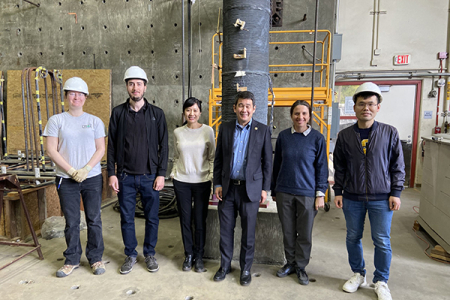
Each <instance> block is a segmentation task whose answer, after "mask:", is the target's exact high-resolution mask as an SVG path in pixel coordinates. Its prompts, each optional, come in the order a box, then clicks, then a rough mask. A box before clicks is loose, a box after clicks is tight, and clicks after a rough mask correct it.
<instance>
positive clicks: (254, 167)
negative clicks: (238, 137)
mask: <svg viewBox="0 0 450 300" xmlns="http://www.w3.org/2000/svg"><path fill="white" fill-rule="evenodd" d="M235 130H236V121H235V120H234V121H230V122H224V123H222V124H220V127H219V136H218V137H217V147H216V157H215V158H214V187H215V186H217V185H220V186H222V199H225V196H226V194H227V192H228V187H229V185H230V176H231V170H232V167H233V155H234V154H233V140H234V131H235ZM247 147H248V154H247V168H246V170H245V180H246V183H245V188H246V191H247V196H248V198H249V199H250V201H252V202H257V201H260V200H261V191H262V190H266V191H267V190H269V189H270V179H271V175H272V143H271V140H270V130H269V127H268V126H266V125H264V124H262V123H259V122H258V121H256V120H253V121H252V125H251V129H250V136H249V137H248V146H247Z"/></svg>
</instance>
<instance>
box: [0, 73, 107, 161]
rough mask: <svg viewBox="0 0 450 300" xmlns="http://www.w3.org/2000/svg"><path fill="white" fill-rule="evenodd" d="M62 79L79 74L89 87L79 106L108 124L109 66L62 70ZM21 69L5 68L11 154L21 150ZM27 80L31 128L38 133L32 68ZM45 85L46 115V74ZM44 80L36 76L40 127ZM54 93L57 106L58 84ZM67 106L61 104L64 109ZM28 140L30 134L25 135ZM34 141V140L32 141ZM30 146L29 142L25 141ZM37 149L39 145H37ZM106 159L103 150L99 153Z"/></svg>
mask: <svg viewBox="0 0 450 300" xmlns="http://www.w3.org/2000/svg"><path fill="white" fill-rule="evenodd" d="M62 75H63V82H65V81H66V80H67V79H69V78H71V77H80V78H82V79H83V80H84V81H86V83H87V84H88V87H89V96H88V97H87V99H86V103H85V105H84V107H83V110H84V111H85V112H87V113H90V114H93V115H95V116H97V117H99V118H100V119H101V120H102V121H103V123H104V124H105V127H106V128H108V125H109V117H110V114H111V70H62ZM21 77H22V71H21V70H9V71H8V72H7V87H8V89H7V101H6V110H7V112H6V113H7V115H6V120H7V122H6V126H7V142H8V153H9V154H15V153H17V150H21V151H23V152H24V150H25V138H24V123H23V105H22V83H21ZM32 78H33V80H32V83H31V86H32V88H31V94H32V95H33V99H34V101H33V108H34V109H33V114H34V116H35V120H36V121H35V124H36V126H35V130H36V133H37V135H38V132H39V131H38V128H39V127H38V117H37V108H36V89H35V82H34V72H33V76H32ZM47 87H48V94H49V100H48V102H49V105H48V109H49V112H50V116H51V115H53V105H52V88H51V81H50V76H48V78H47ZM44 91H45V81H44V79H40V80H39V94H40V99H41V101H40V104H41V117H42V129H44V128H45V125H46V124H47V120H48V118H47V113H46V111H47V105H46V101H45V96H44V95H45V94H44ZM56 94H57V95H58V99H59V100H58V103H59V104H58V106H59V109H60V110H61V104H60V90H59V85H58V88H57V92H56ZM67 109H68V106H67V104H66V105H65V110H66V111H67ZM28 140H30V138H28ZM33 145H34V144H33ZM29 147H30V145H29ZM38 149H40V146H39V147H38ZM103 159H106V154H105V156H104V157H103Z"/></svg>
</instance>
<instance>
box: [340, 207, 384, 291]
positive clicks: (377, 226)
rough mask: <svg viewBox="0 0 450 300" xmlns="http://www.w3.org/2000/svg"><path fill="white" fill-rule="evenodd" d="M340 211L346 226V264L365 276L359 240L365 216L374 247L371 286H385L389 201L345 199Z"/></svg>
mask: <svg viewBox="0 0 450 300" xmlns="http://www.w3.org/2000/svg"><path fill="white" fill-rule="evenodd" d="M343 211H344V215H345V221H346V222H347V240H346V242H347V252H348V262H349V263H350V267H351V268H352V271H353V272H354V273H360V274H362V275H365V274H366V270H365V263H364V257H363V248H362V243H361V238H362V236H363V232H364V221H365V219H366V212H367V213H368V214H369V221H370V228H371V234H372V240H373V244H374V246H375V256H374V264H375V272H374V273H373V275H374V277H373V282H374V283H375V282H377V281H384V282H387V281H388V279H389V268H390V266H391V259H392V250H391V237H390V234H391V221H392V215H393V211H392V210H390V209H389V201H388V200H381V201H353V200H349V199H345V198H344V201H343Z"/></svg>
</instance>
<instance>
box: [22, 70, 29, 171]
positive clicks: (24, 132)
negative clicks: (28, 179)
mask: <svg viewBox="0 0 450 300" xmlns="http://www.w3.org/2000/svg"><path fill="white" fill-rule="evenodd" d="M26 70H27V69H23V70H22V75H21V76H20V78H21V83H22V109H23V134H24V140H25V153H27V154H26V170H27V171H28V169H29V168H28V163H29V162H28V134H27V105H26V103H25V74H26Z"/></svg>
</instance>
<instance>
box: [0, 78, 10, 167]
mask: <svg viewBox="0 0 450 300" xmlns="http://www.w3.org/2000/svg"><path fill="white" fill-rule="evenodd" d="M1 74H2V76H1V77H0V110H1V114H2V148H3V157H4V158H7V157H8V150H7V147H6V128H5V110H4V105H3V86H4V84H3V82H5V78H4V77H3V73H1Z"/></svg>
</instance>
